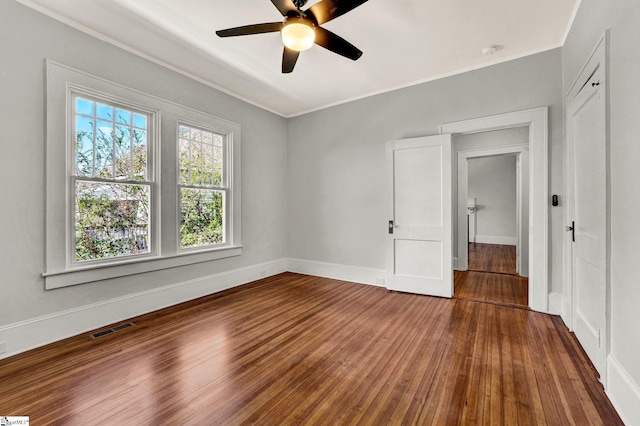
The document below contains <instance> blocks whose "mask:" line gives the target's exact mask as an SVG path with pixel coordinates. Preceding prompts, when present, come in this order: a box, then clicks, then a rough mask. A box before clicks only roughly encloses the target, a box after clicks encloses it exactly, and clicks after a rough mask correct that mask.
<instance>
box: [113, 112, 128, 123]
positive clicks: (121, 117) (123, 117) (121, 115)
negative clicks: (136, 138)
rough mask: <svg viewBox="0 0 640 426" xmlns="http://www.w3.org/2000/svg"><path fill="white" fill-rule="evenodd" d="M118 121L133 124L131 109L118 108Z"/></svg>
mask: <svg viewBox="0 0 640 426" xmlns="http://www.w3.org/2000/svg"><path fill="white" fill-rule="evenodd" d="M116 123H120V124H131V111H126V110H124V109H116Z"/></svg>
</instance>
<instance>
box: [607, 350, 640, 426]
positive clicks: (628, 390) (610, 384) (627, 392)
mask: <svg viewBox="0 0 640 426" xmlns="http://www.w3.org/2000/svg"><path fill="white" fill-rule="evenodd" d="M606 393H607V396H608V397H609V400H611V403H612V404H613V406H614V407H615V409H616V411H617V412H618V414H619V415H620V417H621V418H622V421H623V422H624V424H626V425H629V426H638V425H640V386H638V384H637V383H635V382H634V380H633V379H632V378H631V376H629V373H627V371H626V370H625V369H624V367H623V366H622V365H620V363H619V362H618V360H617V359H616V358H615V357H614V356H613V355H609V356H608V357H607V389H606Z"/></svg>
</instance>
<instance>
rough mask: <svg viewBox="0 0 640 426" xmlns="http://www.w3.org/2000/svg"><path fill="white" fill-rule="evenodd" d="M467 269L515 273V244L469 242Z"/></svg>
mask: <svg viewBox="0 0 640 426" xmlns="http://www.w3.org/2000/svg"><path fill="white" fill-rule="evenodd" d="M469 270H472V271H482V272H498V273H502V274H516V273H517V272H516V246H507V245H500V244H483V243H472V244H469Z"/></svg>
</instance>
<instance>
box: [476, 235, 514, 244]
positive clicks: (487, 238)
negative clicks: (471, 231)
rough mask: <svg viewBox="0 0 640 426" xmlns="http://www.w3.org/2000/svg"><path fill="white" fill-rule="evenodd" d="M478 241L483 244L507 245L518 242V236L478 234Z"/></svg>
mask: <svg viewBox="0 0 640 426" xmlns="http://www.w3.org/2000/svg"><path fill="white" fill-rule="evenodd" d="M476 243H482V244H502V245H505V246H515V245H516V244H518V239H517V238H516V237H499V236H494V235H476Z"/></svg>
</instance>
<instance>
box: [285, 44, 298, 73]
mask: <svg viewBox="0 0 640 426" xmlns="http://www.w3.org/2000/svg"><path fill="white" fill-rule="evenodd" d="M298 56H300V52H298V51H297V50H291V49H289V48H288V47H285V48H284V51H283V52H282V73H283V74H286V73H290V72H291V71H293V68H294V67H295V66H296V62H297V61H298Z"/></svg>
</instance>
